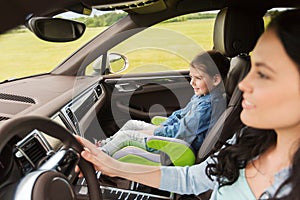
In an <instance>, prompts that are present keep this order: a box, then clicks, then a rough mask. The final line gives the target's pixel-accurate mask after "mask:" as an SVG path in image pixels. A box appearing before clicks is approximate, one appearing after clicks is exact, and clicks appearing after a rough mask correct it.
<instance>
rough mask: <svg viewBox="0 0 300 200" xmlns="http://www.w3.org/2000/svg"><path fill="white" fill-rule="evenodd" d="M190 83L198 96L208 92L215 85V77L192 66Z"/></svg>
mask: <svg viewBox="0 0 300 200" xmlns="http://www.w3.org/2000/svg"><path fill="white" fill-rule="evenodd" d="M190 77H191V81H190V84H191V86H192V87H193V89H194V93H195V94H196V95H198V96H201V95H204V94H208V93H209V91H210V90H211V89H212V88H213V87H214V81H213V79H212V78H211V77H210V76H209V75H208V74H207V73H205V72H203V71H201V70H199V69H196V68H194V67H190Z"/></svg>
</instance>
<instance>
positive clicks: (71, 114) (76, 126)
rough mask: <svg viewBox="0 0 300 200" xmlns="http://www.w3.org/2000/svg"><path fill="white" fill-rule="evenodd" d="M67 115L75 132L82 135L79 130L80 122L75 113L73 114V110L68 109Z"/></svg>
mask: <svg viewBox="0 0 300 200" xmlns="http://www.w3.org/2000/svg"><path fill="white" fill-rule="evenodd" d="M66 113H67V115H68V117H69V120H70V122H71V123H72V125H73V127H74V130H75V131H76V132H77V133H78V134H80V130H79V127H78V126H79V123H78V120H77V118H76V116H75V115H74V113H73V112H72V110H71V109H70V108H67V109H66Z"/></svg>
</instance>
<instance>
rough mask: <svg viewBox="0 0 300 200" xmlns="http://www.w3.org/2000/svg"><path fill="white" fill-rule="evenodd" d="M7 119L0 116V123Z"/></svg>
mask: <svg viewBox="0 0 300 200" xmlns="http://www.w3.org/2000/svg"><path fill="white" fill-rule="evenodd" d="M8 119H9V117H3V116H0V121H5V120H8Z"/></svg>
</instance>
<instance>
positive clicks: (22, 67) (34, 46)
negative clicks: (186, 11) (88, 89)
mask: <svg viewBox="0 0 300 200" xmlns="http://www.w3.org/2000/svg"><path fill="white" fill-rule="evenodd" d="M213 23H214V20H213V19H205V20H193V21H185V22H174V23H162V24H158V25H156V26H154V31H153V32H152V33H157V34H158V33H159V32H160V31H162V32H164V33H167V34H166V35H165V36H164V37H166V38H163V37H161V40H156V41H153V40H152V36H151V35H150V36H149V38H148V40H145V39H143V40H140V41H139V45H146V46H147V45H150V44H151V45H153V46H154V47H155V49H156V50H155V51H153V49H151V48H150V49H145V48H144V49H142V50H141V49H138V46H137V47H128V46H123V48H124V49H123V51H122V50H120V49H122V45H121V46H120V47H119V50H120V51H121V52H123V53H126V55H127V56H128V58H129V60H130V66H132V67H133V66H140V65H142V63H141V62H144V63H145V59H146V60H147V59H149V63H151V62H152V63H153V62H155V63H162V65H164V66H165V65H167V66H174V69H176V68H178V66H183V65H186V62H185V61H186V60H185V59H184V58H183V59H182V63H178V59H174V56H175V57H178V55H176V53H175V54H174V53H172V52H171V51H176V52H180V50H181V51H182V52H183V53H185V54H187V55H193V56H194V55H195V54H196V52H193V49H192V48H191V49H190V51H191V52H189V46H188V45H187V42H186V41H189V43H193V45H194V44H197V45H198V46H200V47H201V48H203V49H211V48H212V29H213ZM104 29H105V27H103V28H88V29H87V31H86V33H85V34H84V35H83V37H82V38H80V39H79V40H77V41H74V42H69V43H50V42H45V41H42V40H40V39H38V38H36V37H33V33H31V32H29V31H27V30H25V31H22V32H20V33H7V34H4V35H0V46H1V48H0V61H1V74H0V80H3V79H7V78H13V77H21V76H26V75H30V74H36V73H41V72H49V71H51V70H52V69H53V68H55V67H56V66H57V65H58V64H59V63H61V62H62V61H63V60H64V59H65V58H66V57H67V56H68V55H70V54H72V53H73V52H74V51H75V50H76V49H77V48H79V47H80V46H81V45H83V44H84V43H86V42H87V41H88V40H90V39H91V38H93V37H94V36H95V35H96V34H97V33H99V32H100V31H102V30H104ZM171 35H172V37H173V36H174V38H172V37H171ZM174 40H176V42H177V43H178V44H177V46H174ZM147 43H149V44H147ZM155 43H157V44H155ZM136 44H137V43H136ZM180 45H183V46H184V45H185V46H186V48H184V49H183V48H182V46H180ZM162 48H163V49H162ZM157 49H160V51H157ZM116 50H118V48H116ZM119 50H118V51H119ZM168 51H169V52H168ZM170 52H171V53H170ZM33 55H36V56H33ZM176 60H177V61H176ZM175 62H177V64H175ZM179 68H180V67H179ZM129 70H133V69H132V68H131V69H129ZM139 70H143V69H142V68H140V69H139Z"/></svg>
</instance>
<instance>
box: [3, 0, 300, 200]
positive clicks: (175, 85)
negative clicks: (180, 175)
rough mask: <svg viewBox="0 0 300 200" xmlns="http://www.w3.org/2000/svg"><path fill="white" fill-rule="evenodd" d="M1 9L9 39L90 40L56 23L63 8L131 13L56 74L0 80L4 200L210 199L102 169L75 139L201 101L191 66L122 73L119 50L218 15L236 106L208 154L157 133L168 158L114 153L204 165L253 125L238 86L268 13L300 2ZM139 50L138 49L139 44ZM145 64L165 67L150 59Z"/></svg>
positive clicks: (14, 5)
mask: <svg viewBox="0 0 300 200" xmlns="http://www.w3.org/2000/svg"><path fill="white" fill-rule="evenodd" d="M0 3H1V6H3V8H4V9H3V12H1V14H0V18H1V26H0V33H5V32H6V31H8V30H9V29H11V28H13V27H16V26H19V25H25V26H26V27H27V28H28V29H29V30H30V31H32V33H33V34H35V35H36V36H37V37H38V38H40V39H42V40H45V41H48V42H68V41H73V40H76V39H78V38H80V37H81V36H82V35H83V34H84V32H85V29H86V27H85V25H84V24H83V23H81V22H75V21H72V20H70V19H61V18H55V17H54V16H57V14H59V13H62V12H64V11H71V12H75V13H80V14H86V13H88V14H89V13H90V12H91V10H92V9H96V10H100V11H115V10H122V11H123V12H126V13H127V15H126V16H125V17H124V18H122V19H121V20H119V21H118V22H116V23H114V24H113V25H111V26H110V27H109V28H107V29H106V30H104V31H103V32H101V33H99V34H98V35H96V36H95V37H94V38H93V39H92V40H90V41H89V42H88V43H86V44H84V45H83V46H81V48H79V49H78V50H76V51H75V52H74V53H73V54H71V55H70V56H69V57H68V58H66V59H65V60H64V61H63V62H61V63H60V64H59V65H58V66H57V67H56V68H54V69H53V70H52V71H51V72H49V73H44V74H38V75H33V76H29V77H23V78H17V79H13V80H5V81H3V82H1V84H0V141H1V142H0V168H1V170H0V200H2V199H5V200H8V199H9V200H10V199H16V200H17V199H18V200H40V199H47V198H49V199H79V200H85V199H91V200H96V199H97V200H99V199H128V200H129V199H141V200H142V199H149V200H150V199H172V200H175V199H181V200H184V199H209V194H210V193H209V191H208V192H207V193H205V194H200V195H179V194H173V193H169V192H165V191H160V190H158V189H155V188H151V187H148V186H145V185H142V184H139V183H136V182H132V181H129V180H125V179H122V178H110V177H107V176H105V175H103V174H101V172H96V171H95V169H94V168H93V166H92V165H91V164H90V163H88V162H87V161H85V160H84V159H82V158H81V157H80V155H79V152H81V151H82V150H83V147H82V146H81V145H80V144H79V143H78V142H77V141H76V139H75V138H74V137H73V135H74V134H75V135H80V136H82V137H85V138H87V139H88V140H90V141H92V142H94V141H96V140H101V139H105V138H107V137H110V136H112V135H113V134H114V133H115V132H116V131H118V130H119V128H120V127H122V125H123V124H124V123H125V122H126V121H128V120H130V119H138V120H143V121H146V122H149V123H150V122H151V119H152V117H153V116H164V117H166V116H169V115H170V114H171V113H172V112H173V111H175V110H177V109H179V108H181V107H183V106H184V105H185V104H186V103H187V102H188V101H189V99H190V97H191V96H192V95H193V90H192V88H191V87H190V85H189V81H190V77H189V71H188V70H187V69H180V70H175V71H170V70H169V71H167V70H164V71H154V72H148V73H143V72H139V71H137V72H136V73H128V74H126V73H122V72H123V70H124V69H126V68H127V66H128V65H129V63H130V60H129V61H128V58H127V57H126V56H125V55H124V54H122V53H118V52H117V53H116V49H121V48H122V44H123V41H128V40H130V39H131V38H134V37H135V36H136V35H139V34H142V33H143V32H145V31H147V30H148V29H149V28H150V27H152V26H155V25H156V24H158V23H160V22H163V21H165V20H168V19H171V18H174V17H177V16H182V15H186V14H189V13H196V12H207V11H213V12H214V13H217V15H216V18H215V21H214V26H213V31H212V32H213V35H212V41H213V44H212V46H211V49H216V50H218V51H220V52H221V53H222V54H223V55H225V56H227V57H228V58H229V59H230V61H231V66H230V72H229V74H228V77H227V80H226V82H225V83H224V85H225V88H226V95H227V98H228V105H227V108H226V109H225V111H224V112H223V114H222V115H221V117H220V118H219V120H218V121H217V122H216V124H215V125H214V126H213V127H212V128H211V129H210V130H209V131H208V136H207V137H206V139H205V140H204V143H203V144H202V146H201V148H200V149H199V151H198V152H194V151H193V150H191V149H190V148H189V145H188V144H186V143H185V142H184V141H182V140H179V139H174V138H161V137H155V136H154V137H151V138H149V139H148V141H147V142H148V145H149V147H153V148H156V149H158V150H160V154H153V153H149V152H146V153H145V151H141V149H139V148H137V147H126V148H124V149H121V150H119V151H118V152H117V153H116V154H115V155H114V156H113V157H114V158H115V159H119V160H121V161H122V162H132V163H139V164H146V165H174V166H190V165H194V164H197V163H200V162H202V161H203V160H204V159H205V158H207V156H209V155H210V154H211V153H213V152H214V151H215V150H217V149H219V148H220V147H221V146H222V145H223V144H224V142H225V141H226V140H228V139H229V138H231V137H232V135H233V134H234V133H235V132H236V131H238V130H239V129H240V128H242V127H243V126H244V125H243V124H242V122H241V121H240V118H239V113H240V112H241V110H242V107H241V100H242V93H241V91H240V90H239V89H238V87H237V85H238V83H239V82H240V81H241V80H242V79H243V77H245V75H246V74H247V72H248V71H249V69H250V65H251V64H250V56H251V51H252V49H253V48H254V45H255V43H256V41H257V39H258V38H259V36H260V35H261V33H262V32H263V31H264V27H265V25H266V24H265V22H264V20H263V17H264V16H265V15H266V13H267V11H269V10H271V9H275V8H280V9H291V8H299V7H300V2H299V1H295V0H276V1H258V0H254V1H247V2H241V1H238V0H231V1H228V0H223V1H216V0H201V1H192V0H129V1H121V0H103V1H101V2H99V1H97V0H80V1H78V0H71V1H68V2H67V1H66V2H64V1H48V0H47V1H43V2H39V1H36V0H30V1H29V2H27V3H28V4H27V5H23V4H22V3H21V2H19V1H16V0H12V1H10V2H4V1H1V2H0ZM12 10H14V11H13V12H12ZM48 26H49V27H48ZM47 28H48V29H47ZM197 31H198V30H197ZM156 33H157V35H158V36H155V33H154V32H150V34H153V35H150V36H148V38H147V39H149V41H150V43H151V42H152V39H153V38H154V37H158V38H160V35H159V31H157V32H156ZM56 34H57V35H56ZM152 37H153V38H152ZM181 38H182V37H181ZM0 39H1V35H0ZM184 39H186V38H182V40H184ZM138 44H139V43H138V42H137V43H136V44H135V45H137V46H134V47H132V48H138V47H139V46H138ZM186 45H187V46H188V45H189V44H188V43H187V42H186ZM126 47H127V46H125V48H126ZM128 48H129V47H128ZM182 48H183V49H184V47H182ZM189 48H190V46H189ZM194 49H196V50H201V48H199V47H195V48H193V50H194ZM126 50H127V51H128V52H134V51H133V50H132V51H131V50H129V49H126ZM184 50H185V49H184ZM187 54H189V52H188V53H187ZM191 56H193V55H191ZM149 59H150V60H151V59H155V58H149ZM115 60H117V61H122V67H121V70H117V71H118V72H114V70H113V69H112V65H113V64H112V63H114V61H115ZM186 60H188V59H186ZM187 63H188V62H187ZM95 66H96V67H95ZM143 67H150V68H151V67H153V68H155V67H157V68H162V66H160V65H158V66H151V63H150V66H148V65H146V66H143ZM90 69H92V73H90V71H89V70H90ZM95 74H96V75H95ZM178 155H179V156H178ZM76 165H78V166H79V167H80V169H81V171H82V173H83V175H84V178H78V176H77V175H78V174H77V173H75V172H74V168H75V166H76Z"/></svg>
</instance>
